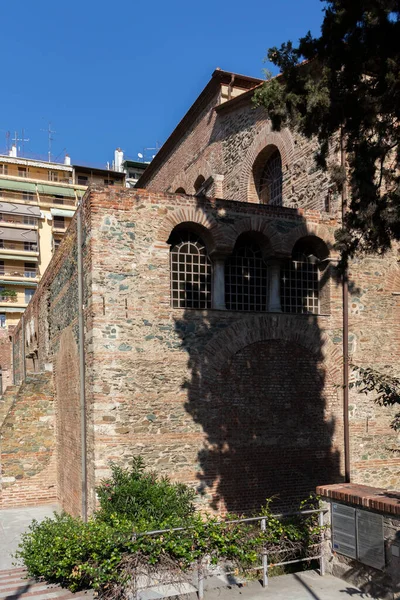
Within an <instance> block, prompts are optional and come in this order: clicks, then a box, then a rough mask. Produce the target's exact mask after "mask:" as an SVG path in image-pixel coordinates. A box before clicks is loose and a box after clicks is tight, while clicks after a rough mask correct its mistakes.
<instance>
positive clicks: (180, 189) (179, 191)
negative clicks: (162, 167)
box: [174, 187, 186, 194]
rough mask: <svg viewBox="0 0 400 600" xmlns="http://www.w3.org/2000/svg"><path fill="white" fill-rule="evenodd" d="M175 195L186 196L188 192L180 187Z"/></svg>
mask: <svg viewBox="0 0 400 600" xmlns="http://www.w3.org/2000/svg"><path fill="white" fill-rule="evenodd" d="M174 193H175V194H186V191H185V190H184V189H183V187H179V188H178V189H177V190H175V192H174Z"/></svg>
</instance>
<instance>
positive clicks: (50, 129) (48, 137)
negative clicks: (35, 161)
mask: <svg viewBox="0 0 400 600" xmlns="http://www.w3.org/2000/svg"><path fill="white" fill-rule="evenodd" d="M40 131H45V132H46V133H47V139H48V142H49V150H48V152H47V157H48V161H49V162H51V142H53V141H54V138H53V137H52V134H53V133H57V131H53V130H52V128H51V123H50V121H49V126H48V128H47V129H41V130H40Z"/></svg>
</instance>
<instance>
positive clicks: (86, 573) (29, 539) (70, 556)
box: [16, 513, 132, 591]
mask: <svg viewBox="0 0 400 600" xmlns="http://www.w3.org/2000/svg"><path fill="white" fill-rule="evenodd" d="M131 537H132V531H131V525H130V523H128V522H126V521H121V520H115V522H114V523H112V524H111V525H109V524H107V523H104V522H102V521H97V520H90V521H89V522H88V523H86V524H85V523H83V522H82V520H81V519H79V518H74V517H71V516H70V515H68V514H66V513H62V514H60V515H58V514H56V513H54V518H53V519H50V518H46V519H44V520H43V521H42V522H41V523H38V522H37V521H36V520H35V521H33V522H32V524H31V525H30V527H29V529H28V531H27V532H26V533H24V534H22V538H21V542H20V545H19V550H18V551H17V553H16V558H17V559H18V560H21V561H22V562H23V563H24V564H25V566H26V568H27V569H28V572H29V574H30V575H31V576H33V577H36V578H43V579H45V580H46V581H49V582H51V583H60V584H61V585H63V586H66V587H69V589H71V590H72V591H76V590H78V589H81V588H85V587H98V586H99V585H102V584H104V583H107V582H108V581H110V580H112V581H115V578H116V573H115V571H116V567H117V565H118V564H119V562H120V561H121V558H122V553H123V551H126V549H127V547H128V546H129V541H130V539H131Z"/></svg>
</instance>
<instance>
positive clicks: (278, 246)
mask: <svg viewBox="0 0 400 600" xmlns="http://www.w3.org/2000/svg"><path fill="white" fill-rule="evenodd" d="M253 232H254V233H260V234H262V235H263V236H265V238H266V239H268V242H269V245H270V250H271V254H276V255H281V254H283V253H284V248H283V240H282V234H281V233H279V232H278V231H277V230H276V229H275V228H274V227H273V225H272V224H271V222H270V221H267V220H266V219H265V218H264V217H262V216H258V215H254V216H252V217H246V218H245V219H241V220H240V221H237V222H236V223H235V224H234V225H233V227H232V234H233V235H232V238H231V243H232V249H231V251H232V250H233V248H234V246H235V243H236V240H237V238H238V237H239V236H240V235H242V234H243V233H253Z"/></svg>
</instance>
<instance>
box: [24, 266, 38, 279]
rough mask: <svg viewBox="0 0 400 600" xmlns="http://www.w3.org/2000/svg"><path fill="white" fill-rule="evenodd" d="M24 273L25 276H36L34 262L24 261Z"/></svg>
mask: <svg viewBox="0 0 400 600" xmlns="http://www.w3.org/2000/svg"><path fill="white" fill-rule="evenodd" d="M24 275H25V277H36V264H35V263H31V262H26V263H25V268H24Z"/></svg>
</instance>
